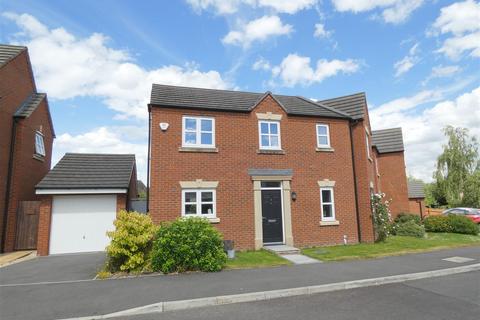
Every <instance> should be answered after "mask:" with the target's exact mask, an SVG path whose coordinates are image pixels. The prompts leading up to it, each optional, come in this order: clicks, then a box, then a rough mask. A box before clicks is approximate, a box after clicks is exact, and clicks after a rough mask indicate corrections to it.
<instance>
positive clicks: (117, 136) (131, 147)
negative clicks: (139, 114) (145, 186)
mask: <svg viewBox="0 0 480 320" xmlns="http://www.w3.org/2000/svg"><path fill="white" fill-rule="evenodd" d="M147 134H148V128H147V126H146V125H145V126H140V127H134V126H119V127H99V128H95V129H93V130H91V131H89V132H85V133H82V134H78V135H71V134H69V133H64V134H61V135H59V136H57V138H56V139H55V142H54V149H53V150H54V154H53V159H52V160H53V161H52V162H53V164H55V163H56V162H58V160H60V158H62V156H63V155H64V154H65V153H66V152H80V153H115V154H122V153H124V154H125V153H130V154H132V153H133V154H135V158H136V162H137V175H138V178H139V179H141V180H143V181H144V182H145V183H146V172H147V143H146V138H147V137H146V135H147ZM132 135H133V136H134V137H135V138H137V139H135V140H133V141H129V140H128V139H131V138H132Z"/></svg>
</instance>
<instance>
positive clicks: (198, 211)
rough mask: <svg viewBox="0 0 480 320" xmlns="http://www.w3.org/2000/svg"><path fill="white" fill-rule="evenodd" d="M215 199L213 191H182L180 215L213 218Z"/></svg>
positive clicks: (214, 214)
mask: <svg viewBox="0 0 480 320" xmlns="http://www.w3.org/2000/svg"><path fill="white" fill-rule="evenodd" d="M215 198H216V197H215V190H205V189H185V190H182V215H184V216H186V217H191V216H196V217H204V218H215V216H216V210H215V207H216V203H215V202H216V199H215Z"/></svg>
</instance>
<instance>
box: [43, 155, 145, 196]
mask: <svg viewBox="0 0 480 320" xmlns="http://www.w3.org/2000/svg"><path fill="white" fill-rule="evenodd" d="M133 170H135V155H133V154H97V153H66V154H65V155H64V156H63V158H62V159H61V160H60V161H59V162H58V163H57V165H56V166H55V167H54V168H53V169H52V170H50V172H49V173H48V174H47V175H46V176H45V177H44V178H43V179H42V181H40V183H38V184H37V186H36V188H37V190H38V189H113V188H122V189H127V188H128V186H129V184H130V179H131V177H132V173H133Z"/></svg>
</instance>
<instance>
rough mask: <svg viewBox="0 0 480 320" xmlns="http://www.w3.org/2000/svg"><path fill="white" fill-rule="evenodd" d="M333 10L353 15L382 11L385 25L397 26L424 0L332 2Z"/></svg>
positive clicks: (334, 0) (348, 0) (339, 0)
mask: <svg viewBox="0 0 480 320" xmlns="http://www.w3.org/2000/svg"><path fill="white" fill-rule="evenodd" d="M332 2H333V4H334V6H335V9H336V10H338V11H341V12H345V11H351V12H354V13H359V12H366V11H371V10H374V9H380V10H382V13H381V16H382V19H383V20H384V21H385V22H387V23H393V24H398V23H402V22H404V21H406V20H407V19H408V17H409V16H410V15H411V14H412V12H413V11H415V10H416V9H418V8H419V7H420V6H421V5H422V4H423V3H424V2H425V0H332Z"/></svg>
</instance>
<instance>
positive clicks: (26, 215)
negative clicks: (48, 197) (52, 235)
mask: <svg viewBox="0 0 480 320" xmlns="http://www.w3.org/2000/svg"><path fill="white" fill-rule="evenodd" d="M39 214H40V201H19V203H18V209H17V230H16V231H17V232H16V234H15V250H27V249H36V248H37V232H38V217H39Z"/></svg>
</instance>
